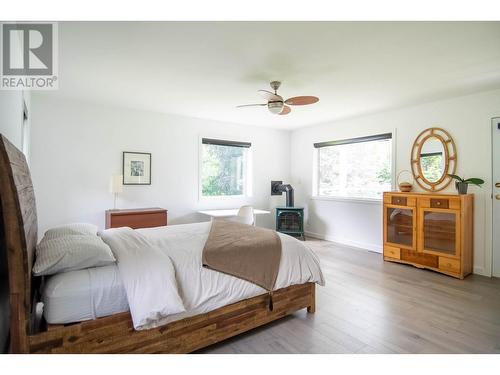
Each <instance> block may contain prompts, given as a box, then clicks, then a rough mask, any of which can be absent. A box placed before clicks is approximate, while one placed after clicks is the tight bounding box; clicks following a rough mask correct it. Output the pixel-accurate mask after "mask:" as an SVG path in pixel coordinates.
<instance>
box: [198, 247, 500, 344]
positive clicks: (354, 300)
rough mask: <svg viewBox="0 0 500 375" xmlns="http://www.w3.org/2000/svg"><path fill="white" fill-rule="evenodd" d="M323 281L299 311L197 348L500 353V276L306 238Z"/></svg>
mask: <svg viewBox="0 0 500 375" xmlns="http://www.w3.org/2000/svg"><path fill="white" fill-rule="evenodd" d="M307 243H308V244H309V245H310V246H311V247H312V248H313V249H314V250H315V252H316V253H317V254H318V255H319V257H320V259H321V264H322V268H323V272H324V275H325V278H326V286H325V287H319V286H317V288H316V298H317V300H316V313H315V314H307V313H306V312H305V310H304V311H299V312H297V313H295V314H293V315H291V316H289V317H286V318H284V319H282V320H279V321H277V322H274V323H271V324H269V325H267V326H264V327H261V328H258V329H255V330H253V331H251V332H248V333H246V334H243V335H240V336H238V337H235V338H233V339H229V340H227V341H225V342H222V343H219V344H217V345H214V346H212V347H209V348H207V349H204V350H202V351H200V353H500V279H490V278H487V277H482V276H477V275H471V276H469V277H467V278H466V279H465V280H457V279H454V278H451V277H448V276H444V275H440V274H438V273H435V272H432V271H426V270H421V269H417V268H414V267H411V266H406V265H402V264H396V263H389V262H384V261H383V260H382V256H381V254H377V253H372V252H368V251H363V250H359V249H353V248H345V247H340V246H338V245H334V244H332V243H330V242H327V241H319V240H313V241H307Z"/></svg>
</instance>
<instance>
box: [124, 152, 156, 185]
mask: <svg viewBox="0 0 500 375" xmlns="http://www.w3.org/2000/svg"><path fill="white" fill-rule="evenodd" d="M123 185H151V154H150V153H147V152H128V151H124V152H123Z"/></svg>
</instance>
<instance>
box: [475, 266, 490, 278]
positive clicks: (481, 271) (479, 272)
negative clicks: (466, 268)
mask: <svg viewBox="0 0 500 375" xmlns="http://www.w3.org/2000/svg"><path fill="white" fill-rule="evenodd" d="M472 273H474V274H476V275H482V276H487V277H491V275H490V274H489V273H488V272H486V271H485V269H484V267H476V266H474V268H473V269H472Z"/></svg>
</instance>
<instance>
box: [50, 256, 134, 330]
mask: <svg viewBox="0 0 500 375" xmlns="http://www.w3.org/2000/svg"><path fill="white" fill-rule="evenodd" d="M42 302H43V304H44V308H43V314H44V317H45V320H46V321H47V322H48V323H49V324H66V323H73V322H81V321H84V320H91V319H96V318H101V317H103V316H108V315H112V314H118V313H121V312H124V311H128V301H127V294H126V293H125V288H124V287H123V283H122V280H121V278H120V274H119V273H118V267H116V265H111V266H106V267H96V268H88V269H85V270H79V271H70V272H64V273H59V274H57V275H54V276H51V277H48V278H47V281H46V283H45V287H44V290H43V293H42Z"/></svg>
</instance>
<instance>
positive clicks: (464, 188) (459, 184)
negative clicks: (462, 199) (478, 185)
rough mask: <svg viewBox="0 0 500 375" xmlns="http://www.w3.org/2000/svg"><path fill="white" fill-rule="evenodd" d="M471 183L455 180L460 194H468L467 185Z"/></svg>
mask: <svg viewBox="0 0 500 375" xmlns="http://www.w3.org/2000/svg"><path fill="white" fill-rule="evenodd" d="M468 186H469V184H468V183H467V182H460V181H457V182H455V187H456V188H457V191H458V194H467V187H468Z"/></svg>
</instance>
